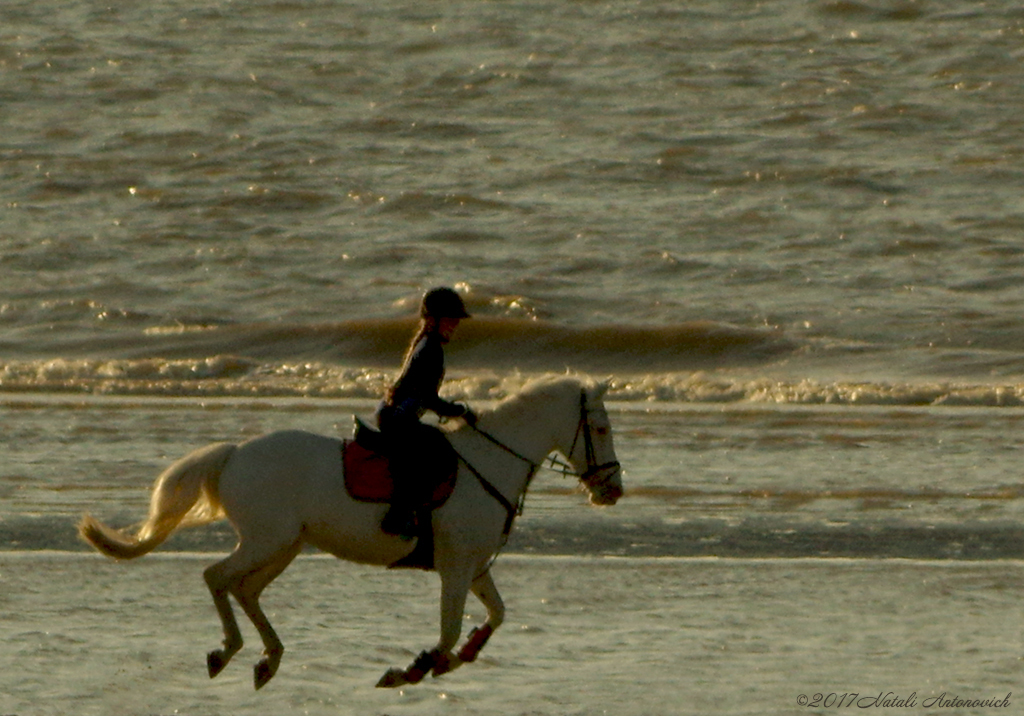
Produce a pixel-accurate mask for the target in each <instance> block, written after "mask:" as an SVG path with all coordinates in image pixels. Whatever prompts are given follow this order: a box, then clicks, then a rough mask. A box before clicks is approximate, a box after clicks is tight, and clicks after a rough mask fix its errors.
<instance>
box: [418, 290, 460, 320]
mask: <svg viewBox="0 0 1024 716" xmlns="http://www.w3.org/2000/svg"><path fill="white" fill-rule="evenodd" d="M420 315H421V316H423V317H424V318H427V317H428V316H429V317H431V318H469V314H468V313H467V312H466V305H465V304H464V303H463V302H462V297H461V296H459V294H457V293H455V291H453V290H452V289H450V288H447V287H441V288H432V289H430V290H429V291H427V292H426V294H424V296H423V302H422V303H421V304H420Z"/></svg>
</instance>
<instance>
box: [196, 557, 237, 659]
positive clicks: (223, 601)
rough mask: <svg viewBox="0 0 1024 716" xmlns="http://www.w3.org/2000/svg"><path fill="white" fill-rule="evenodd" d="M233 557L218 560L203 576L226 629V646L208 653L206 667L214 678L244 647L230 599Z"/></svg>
mask: <svg viewBox="0 0 1024 716" xmlns="http://www.w3.org/2000/svg"><path fill="white" fill-rule="evenodd" d="M230 561H231V558H230V557H228V558H227V559H225V560H223V561H221V562H218V563H217V564H214V565H211V566H209V567H207V568H206V570H205V571H204V572H203V577H204V578H205V579H206V585H207V587H209V589H210V594H211V595H213V604H214V606H215V607H216V608H217V614H218V616H219V617H220V621H221V625H222V626H223V629H224V648H223V649H216V650H214V651H211V652H210V653H208V654H207V655H206V668H207V671H208V672H209V674H210V678H211V679H212V678H214V677H215V676H217V674H219V673H220V672H221V671H223V670H224V667H225V666H227V665H228V662H229V661H231V657H233V656H234V655H235V654H237V653H238V652H239V650H240V649H241V648H242V643H243V641H242V631H241V630H240V629H239V628H238V620H237V619H235V612H234V610H233V609H232V608H231V601H230V600H229V599H228V592H229V589H230V576H229V568H230Z"/></svg>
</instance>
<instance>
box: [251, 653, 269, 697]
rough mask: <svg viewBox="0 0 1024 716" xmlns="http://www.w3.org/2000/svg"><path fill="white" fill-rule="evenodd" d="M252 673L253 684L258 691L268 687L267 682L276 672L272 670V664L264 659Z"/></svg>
mask: <svg viewBox="0 0 1024 716" xmlns="http://www.w3.org/2000/svg"><path fill="white" fill-rule="evenodd" d="M252 671H253V683H254V684H255V686H256V690H257V691H259V690H260V689H262V688H263V687H264V686H266V685H267V682H268V681H270V680H271V679H272V678H273V677H274V672H273V670H272V669H271V668H270V662H269V661H267V660H266V659H263V660H261V661H260V663H258V664H256V666H255V667H254V668H253V670H252Z"/></svg>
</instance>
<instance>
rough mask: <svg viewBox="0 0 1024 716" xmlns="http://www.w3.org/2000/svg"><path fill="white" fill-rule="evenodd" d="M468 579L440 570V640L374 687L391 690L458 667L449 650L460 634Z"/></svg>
mask: <svg viewBox="0 0 1024 716" xmlns="http://www.w3.org/2000/svg"><path fill="white" fill-rule="evenodd" d="M471 581H472V577H471V576H470V575H469V574H468V573H465V572H464V570H459V571H458V572H457V573H451V572H445V571H441V638H440V639H439V640H438V642H437V646H436V647H434V649H433V650H432V651H423V652H421V653H420V655H419V656H417V657H416V660H415V661H413V662H412V664H410V665H409V668H407V669H405V670H402V669H395V668H391V669H388V671H387V672H385V674H384V676H382V677H381V679H380V681H378V682H377V687H378V688H394V687H397V686H404V685H405V684H418V683H419V682H420V681H422V680H423V677H424V676H426V675H427V674H429V673H430V672H433V673H434V676H440V675H441V674H445V673H447V672H449V671H451V670H452V669H454V668H455V667H456V666H458V665H459V661H458V657H456V656H454V655H453V654H452V649H453V648H455V644H457V643H458V641H459V634H461V632H462V614H463V612H464V611H465V608H466V596H467V595H468V594H469V586H470V582H471Z"/></svg>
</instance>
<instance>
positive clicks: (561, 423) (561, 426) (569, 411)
mask: <svg viewBox="0 0 1024 716" xmlns="http://www.w3.org/2000/svg"><path fill="white" fill-rule="evenodd" d="M558 402H559V403H561V401H558ZM566 402H569V401H566ZM575 408H576V404H575V403H573V404H572V405H571V406H567V407H562V406H561V405H552V404H551V403H550V402H547V403H545V402H544V401H542V400H533V401H531V404H529V405H525V406H523V405H515V406H510V407H509V408H508V409H506V410H501V411H498V412H497V413H496V414H495V415H494V416H493V417H492V418H491V419H488V420H485V424H484V425H482V426H481V427H482V429H483V430H487V431H488V432H491V434H492V435H493V436H494V437H495V438H497V439H498V440H499V441H501V442H502V443H503V444H504V445H506V446H507V447H508V448H509V449H511V450H514V451H515V452H516V453H518V454H519V455H522V456H523V457H525V458H527V459H528V460H530V462H532V463H534V464H535V465H539V464H540V463H541V462H543V461H544V458H546V457H547V456H548V455H549V454H551V453H552V452H554V451H555V450H556V449H559V448H560V447H561V446H562V444H563V443H564V442H565V439H566V435H568V436H569V438H570V439H571V437H572V435H571V433H572V432H573V430H575V429H576V427H577V425H578V422H579V413H578V412H577V411H576V410H575Z"/></svg>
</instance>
